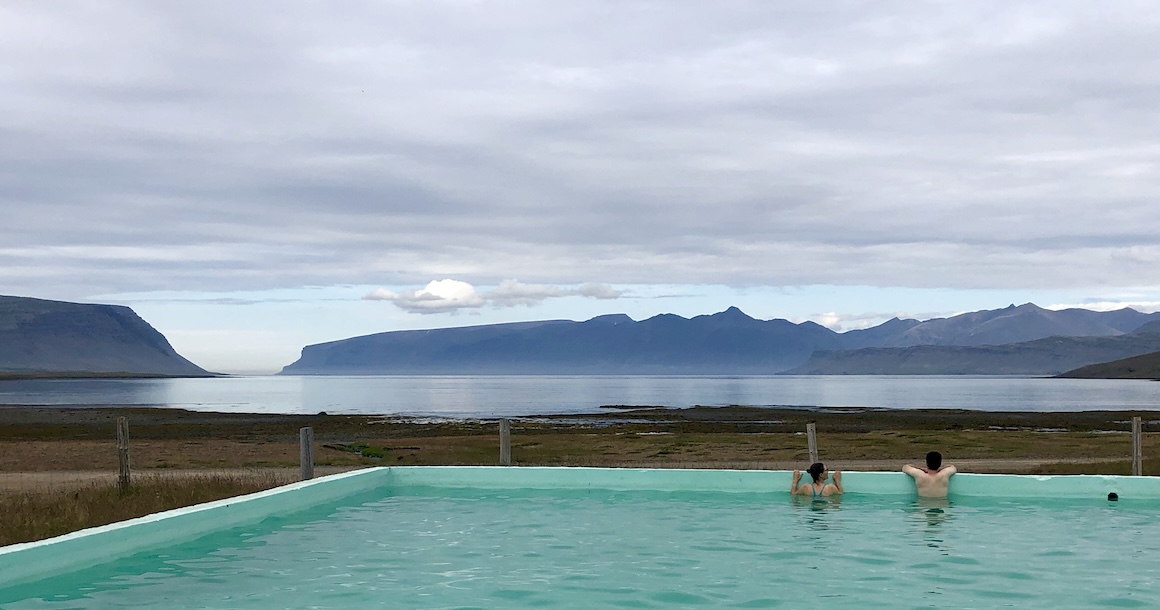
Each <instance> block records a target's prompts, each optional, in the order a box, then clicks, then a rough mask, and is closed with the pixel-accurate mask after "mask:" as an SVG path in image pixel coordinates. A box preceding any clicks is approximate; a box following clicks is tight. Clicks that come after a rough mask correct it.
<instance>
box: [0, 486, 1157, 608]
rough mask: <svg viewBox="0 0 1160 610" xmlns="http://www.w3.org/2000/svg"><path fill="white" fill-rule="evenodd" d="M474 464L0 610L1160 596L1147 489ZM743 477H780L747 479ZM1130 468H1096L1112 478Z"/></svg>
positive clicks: (0, 600) (1105, 602)
mask: <svg viewBox="0 0 1160 610" xmlns="http://www.w3.org/2000/svg"><path fill="white" fill-rule="evenodd" d="M482 470H483V471H486V472H483V471H473V470H471V469H457V470H447V471H443V472H442V473H436V474H441V476H442V478H441V477H440V476H425V475H424V471H422V470H421V469H414V470H411V471H408V474H407V477H402V478H401V480H399V481H396V484H392V485H385V486H379V487H377V488H376V489H373V490H369V491H365V492H361V493H359V494H356V495H353V496H349V497H346V498H343V499H341V500H337V501H331V502H328V503H324V504H322V505H316V506H313V507H311V508H308V509H305V510H301V511H298V512H294V513H292V514H283V515H278V516H274V517H270V518H266V519H264V520H262V521H259V522H254V523H249V524H245V525H241V526H238V527H233V528H230V529H226V530H223V531H218V532H214V533H211V534H208V535H205V536H201V537H198V538H196V539H194V540H191V541H184V542H180V543H177V544H170V545H165V546H162V547H159V548H151V549H148V550H146V551H143V552H139V553H136V554H133V555H132V556H129V557H126V558H123V559H120V560H118V561H116V562H114V563H109V564H105V565H101V566H96V567H92V568H89V569H84V570H80V571H75V572H70V573H67V574H63V575H58V576H54V577H52V578H50V579H48V580H42V581H38V582H31V583H26V584H23V585H16V586H13V587H8V588H3V587H2V586H0V606H2V607H4V608H77V607H101V608H106V607H114V608H115V607H140V606H164V607H168V608H194V607H249V608H284V607H339V606H342V607H362V606H370V607H397V608H531V607H557V608H595V607H628V608H678V607H680V608H683V607H737V608H775V607H782V608H797V607H807V606H813V607H825V608H866V607H889V608H924V607H944V608H971V607H977V608H992V607H1003V606H1011V607H1020V608H1048V607H1053V608H1057V607H1128V608H1131V607H1160V591H1158V588H1160V587H1158V585H1160V563H1158V562H1155V561H1153V558H1154V557H1157V556H1158V555H1157V553H1158V552H1160V524H1158V521H1157V518H1158V517H1160V501H1157V500H1156V499H1150V498H1135V497H1132V496H1133V494H1132V493H1130V492H1129V493H1128V494H1125V495H1124V497H1123V499H1122V500H1121V501H1119V502H1115V503H1112V502H1108V501H1107V500H1106V499H1104V498H1103V497H1091V495H1090V494H1089V495H1088V496H1083V495H1080V494H1076V495H1075V496H1074V497H1064V496H1066V495H1067V494H1063V495H1061V496H1055V497H1007V498H1004V497H995V496H987V495H970V494H967V495H963V494H959V495H957V496H956V497H953V498H952V499H951V500H950V501H949V502H945V501H944V502H942V503H927V502H919V501H918V500H916V499H915V498H914V497H912V496H911V495H908V494H898V493H890V492H891V490H893V489H896V488H895V487H890V485H893V484H894V482H896V481H898V480H899V479H897V478H896V477H894V473H889V475H890V478H889V481H890V485H885V486H884V485H882V484H875V485H867V487H868V488H873V489H875V490H877V491H879V492H881V491H883V490H885V492H881V493H878V492H876V493H861V494H860V493H849V494H848V495H847V497H846V498H844V499H843V500H841V501H840V502H824V503H814V502H811V501H800V500H799V501H796V502H795V501H793V500H791V499H790V498H789V496H788V494H787V493H786V492H785V491H783V490H782V489H781V487H780V486H778V487H777V488H772V487H771V486H767V487H766V489H765V490H760V489H756V490H755V489H750V485H749V484H748V483H744V482H743V483H741V484H738V483H737V481H739V480H741V479H739V478H738V475H737V473H736V472H722V473H720V475H719V476H720V478H721V479H723V480H727V481H733V483H731V484H730V485H731V489H734V490H735V491H728V492H722V491H721V490H719V489H708V490H707V489H704V487H713V485H711V484H710V485H699V486H698V485H692V486H688V487H694V489H680V488H678V487H680V486H674V485H655V484H652V485H650V484H648V481H649V480H651V479H646V477H650V476H651V475H650V474H649V473H648V471H626V472H623V473H613V474H612V475H609V476H614V477H616V478H615V479H606V480H615V481H621V482H627V483H631V480H632V478H633V476H634V475H633V473H634V472H639V473H640V474H639V477H640V484H639V485H638V487H639V489H632V487H631V485H628V484H625V485H614V484H609V485H605V486H604V487H592V486H580V485H560V486H557V487H555V488H551V486H548V485H543V486H540V488H533V487H514V486H513V487H505V486H504V484H503V481H502V480H501V479H502V476H512V477H516V478H517V479H518V478H519V477H521V476H522V477H528V476H531V475H529V474H527V473H517V472H514V471H519V470H525V469H508V470H500V469H482ZM496 470H499V472H500V474H499V475H496V476H500V477H501V479H496V478H495V476H491V473H493V472H496ZM536 470H538V469H536ZM547 470H549V471H550V470H551V469H547ZM582 470H588V469H582ZM426 472H428V473H430V472H434V471H426ZM507 472H511V474H510V475H504V473H507ZM654 472H655V471H654ZM473 473H475V474H473ZM541 474H542V473H541ZM580 474H583V473H580ZM712 474H713V473H711V472H710V473H704V472H701V473H696V474H694V475H663V474H662V475H659V476H692V477H693V478H691V479H685V480H699V481H706V482H707V481H711V480H712V479H711V476H712ZM859 474H861V473H849V474H848V475H847V487H848V488H853V487H854V484H856V483H857V482H858V478H859V477H858V475H859ZM883 474H885V473H883ZM562 475H563V478H568V477H570V476H576V473H574V472H566V473H562ZM760 475H766V476H765V477H764V480H765V481H767V482H770V481H773V480H777V481H780V480H781V478H783V476H784V477H788V473H751V474H748V475H744V479H745V480H754V481H761V480H763V477H761V476H760ZM773 475H777V476H773ZM899 476H901V475H899ZM408 477H409V478H408ZM424 478H426V479H427V480H428V482H432V481H434V482H435V483H436V484H435V485H429V484H424V483H423V480H424ZM582 478H583V477H580V478H578V479H577V480H582ZM590 478H591V477H590ZM595 478H596V479H597V480H599V479H600V477H595ZM403 479H405V480H403ZM465 479H475V480H477V481H478V482H479V483H480V484H479V485H477V486H464V485H463V484H462V483H461V481H463V480H465ZM1028 479H1029V480H1031V481H1035V480H1039V481H1041V482H1042V481H1046V480H1059V479H1067V478H1064V477H1045V478H1039V479H1030V478H1028ZM451 480H454V481H460V483H456V484H454V485H451V484H448V481H451ZM865 480H866V481H870V480H871V479H869V478H867V479H865ZM1139 480H1140V479H1130V480H1129V479H1126V478H1125V479H1120V480H1117V478H1114V477H1112V478H1103V481H1104V482H1105V483H1106V484H1117V483H1124V484H1126V485H1128V487H1125V488H1126V489H1131V485H1132V483H1131V481H1139ZM969 481H971V479H970V478H964V482H969ZM994 481H995V480H993V481H992V482H994ZM785 482H786V487H788V478H786V481H785ZM1071 482H1074V481H1071ZM1136 484H1138V483H1136ZM721 485H724V484H723V483H722V484H721ZM696 487H701V489H696ZM966 487H967V488H968V489H969V488H970V486H969V485H967V486H966ZM0 577H2V574H0Z"/></svg>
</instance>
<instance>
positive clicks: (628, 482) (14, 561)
mask: <svg viewBox="0 0 1160 610" xmlns="http://www.w3.org/2000/svg"><path fill="white" fill-rule="evenodd" d="M790 479H791V473H790V472H788V471H770V470H687V469H629V468H550V467H543V468H540V467H514V468H513V467H498V466H497V467H491V466H404V467H389V468H386V467H384V468H368V469H365V470H358V471H354V472H349V473H343V474H337V475H331V476H328V477H322V478H319V479H314V480H312V481H304V482H301V483H294V484H291V485H286V486H283V487H279V488H276V489H271V490H268V491H263V492H258V493H254V494H249V495H246V496H240V497H237V498H230V499H227V500H219V501H216V502H209V503H206V504H199V505H197V506H192V507H188V508H181V509H176V510H171V511H166V512H163V513H156V514H153V515H148V516H145V517H141V518H138V519H132V520H129V521H123V522H121V523H114V524H111V525H106V526H102V527H96V528H91V529H87V530H82V531H79V532H74V533H71V534H66V535H64V536H58V537H56V538H50V539H48V540H42V541H38V542H30V543H23V544H14V545H10V546H6V547H0V588H4V587H7V586H11V585H15V584H20V583H25V582H31V581H35V580H39V579H42V578H47V577H50V576H55V575H58V574H62V573H66V572H70V571H74V570H78V569H81V568H85V567H89V566H92V565H97V564H101V563H107V562H110V561H114V560H116V559H118V558H120V557H125V556H128V555H132V554H134V553H138V552H141V551H145V550H148V549H150V548H157V547H163V546H166V545H169V544H173V543H178V542H182V541H185V540H191V539H193V538H197V537H199V536H202V535H204V534H208V533H210V532H214V531H219V530H225V529H229V528H232V527H236V526H239V525H244V524H247V523H254V522H258V521H261V520H262V519H264V518H267V517H270V516H274V515H283V514H287V513H291V512H294V511H296V510H301V509H305V508H309V507H311V506H316V505H320V504H325V503H328V502H334V501H337V500H341V499H342V498H345V497H348V496H352V495H355V494H359V493H363V492H367V491H372V490H375V489H381V488H398V489H405V488H407V487H445V488H472V489H604V490H625V491H632V490H642V491H644V490H647V491H673V492H679V491H692V492H710V493H775V494H779V493H786V492H788V490H789V485H790ZM842 482H843V485H844V486H845V488H846V496H847V497H854V496H865V495H911V496H913V495H914V493H915V492H914V483H913V482H912V481H911V480H910V477H908V476H906V475H904V474H902V473H900V472H848V473H844V474H843V477H842ZM1109 492H1116V493H1117V494H1118V495H1119V497H1120V498H1123V499H1133V500H1134V499H1149V500H1156V499H1160V478H1154V477H1120V476H1104V475H1069V476H1025V475H1002V474H959V475H955V477H954V479H953V480H952V483H951V498H952V499H953V498H956V497H1002V498H1007V499H1019V498H1090V499H1092V500H1104V499H1106V497H1107V494H1108V493H1109Z"/></svg>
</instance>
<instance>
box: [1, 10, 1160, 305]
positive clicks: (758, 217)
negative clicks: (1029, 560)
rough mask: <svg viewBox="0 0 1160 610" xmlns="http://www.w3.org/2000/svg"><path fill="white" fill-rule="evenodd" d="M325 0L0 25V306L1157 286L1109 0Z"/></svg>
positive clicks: (1149, 172)
mask: <svg viewBox="0 0 1160 610" xmlns="http://www.w3.org/2000/svg"><path fill="white" fill-rule="evenodd" d="M343 6H344V9H343V10H341V11H337V10H333V8H332V7H330V6H328V5H326V4H324V3H323V4H311V3H302V4H296V5H295V8H294V10H293V11H287V12H286V14H284V15H282V16H281V17H280V18H279V19H277V20H270V19H269V18H268V12H269V11H268V6H266V5H265V4H263V3H259V2H252V1H249V0H238V1H237V2H232V3H230V4H229V6H228V10H227V8H223V5H220V4H216V3H157V2H148V1H145V0H114V1H113V2H107V3H102V4H101V5H100V8H89V9H78V8H77V7H75V6H73V5H62V4H59V3H52V2H33V3H16V4H12V5H9V6H4V8H2V9H0V54H2V55H4V56H8V57H20V61H19V62H12V63H11V65H9V66H6V68H5V70H4V71H3V73H2V74H0V108H2V109H3V117H4V118H3V120H2V121H0V209H3V211H4V215H3V222H0V287H3V290H4V291H5V292H8V293H16V294H29V295H38V296H46V297H58V298H83V297H85V296H86V295H92V294H116V293H125V292H151V291H162V290H171V291H183V290H187V291H212V292H231V291H242V290H265V289H279V288H292V287H296V286H304V285H333V284H344V283H357V282H359V281H360V280H361V279H362V278H366V277H376V278H383V279H382V280H381V281H383V282H384V283H386V284H389V285H400V286H402V285H419V284H421V283H422V282H425V281H427V280H428V279H430V278H432V277H458V278H463V279H464V280H466V281H470V282H472V283H474V284H476V285H481V286H483V285H487V286H497V288H496V290H501V288H500V283H501V282H502V281H504V280H505V278H511V277H522V278H532V279H534V280H535V281H537V282H543V284H528V285H525V286H523V287H509V288H508V289H507V290H508V292H507V293H501V294H498V295H496V296H495V304H496V306H500V303H503V302H507V303H510V304H517V305H518V304H523V303H532V302H536V301H537V299H543V298H556V297H555V295H553V294H551V287H552V286H578V285H581V283H582V282H584V281H585V280H586V279H587V278H593V277H599V278H602V279H604V280H605V281H608V282H610V283H612V284H615V285H628V284H641V285H644V284H653V285H670V286H693V285H697V284H706V283H711V284H726V285H765V286H788V285H819V284H829V285H847V286H850V285H867V286H884V287H909V288H958V289H979V288H983V289H1011V288H1021V289H1065V288H1066V289H1074V288H1076V287H1083V288H1085V289H1089V288H1090V289H1091V290H1092V291H1093V292H1097V291H1099V292H1101V293H1106V292H1107V290H1104V289H1113V288H1117V287H1120V286H1127V285H1132V284H1134V283H1135V282H1136V281H1138V278H1140V277H1149V276H1148V275H1147V274H1149V273H1152V272H1153V271H1152V270H1154V269H1156V268H1157V267H1160V215H1158V214H1156V213H1155V210H1154V207H1155V206H1154V202H1155V200H1156V196H1157V194H1158V193H1160V180H1158V178H1157V176H1160V171H1157V170H1158V169H1160V162H1158V161H1157V159H1160V145H1157V143H1156V142H1155V138H1154V134H1155V133H1156V131H1157V130H1160V115H1158V114H1157V113H1156V112H1155V111H1154V106H1155V104H1154V101H1155V98H1156V91H1157V89H1158V88H1160V72H1158V71H1156V70H1155V69H1154V66H1153V65H1152V64H1151V61H1150V58H1153V57H1157V56H1160V35H1157V34H1158V32H1160V18H1157V17H1154V16H1152V12H1154V11H1147V10H1144V7H1142V6H1141V5H1136V4H1132V3H1124V4H1118V3H1115V4H1108V5H1107V6H1102V5H1101V10H1100V12H1099V18H1098V19H1093V18H1092V14H1091V8H1090V6H1088V5H1086V4H1084V3H1071V2H1056V1H1053V0H1040V1H1032V2H1024V3H1009V2H1003V1H1001V0H991V1H986V0H984V1H980V2H972V3H956V4H952V5H941V4H940V5H935V4H931V5H918V6H916V5H914V4H913V3H907V2H901V1H891V0H887V1H884V2H876V3H869V4H863V3H845V2H839V3H837V4H824V5H817V6H814V5H809V4H801V5H783V4H779V3H768V2H763V1H760V0H754V1H752V2H745V1H740V2H731V3H729V4H728V5H727V6H716V5H710V4H702V3H676V4H668V3H662V4H649V3H643V4H641V3H621V2H615V1H613V0H603V1H602V0H585V1H568V0H561V1H560V2H553V3H550V4H545V3H536V2H519V1H517V2H511V3H493V2H479V3H469V4H467V5H463V4H459V3H440V2H420V3H373V2H359V1H355V2H351V3H349V4H344V5H343ZM61 40H67V41H69V44H63V45H62V44H58V41H61ZM1108 41H1115V44H1109V43H1108ZM207 49H209V50H212V52H208V51H207ZM433 66H436V67H438V69H432V67H433ZM161 219H164V220H161ZM529 253H534V254H529ZM535 286H541V288H535ZM579 290H582V291H583V290H586V289H584V288H583V287H581V288H580V289H579ZM545 291H546V292H545ZM420 292H422V291H421V290H417V291H415V294H414V295H411V296H408V295H405V294H400V295H398V299H399V301H398V302H401V303H406V304H407V306H408V307H414V308H415V309H416V310H420V311H427V310H428V309H423V308H424V307H425V306H427V305H430V306H431V307H435V308H438V307H455V308H462V307H473V306H472V305H465V304H464V303H469V302H470V301H463V302H457V301H455V300H453V299H447V298H445V297H442V296H439V295H438V294H435V293H425V294H426V296H420V295H419V293H420ZM505 294H506V296H505ZM609 294H611V293H609ZM584 296H591V297H593V298H601V297H600V296H599V293H598V292H591V291H589V293H588V294H584ZM607 298H613V297H611V296H609V297H607ZM478 306H482V305H476V306H474V307H478Z"/></svg>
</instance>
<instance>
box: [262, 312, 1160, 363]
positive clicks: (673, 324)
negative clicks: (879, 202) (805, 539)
mask: <svg viewBox="0 0 1160 610" xmlns="http://www.w3.org/2000/svg"><path fill="white" fill-rule="evenodd" d="M1153 321H1157V322H1160V313H1153V314H1144V313H1140V312H1138V311H1135V310H1132V309H1121V310H1117V311H1111V312H1095V311H1089V310H1085V309H1067V310H1062V311H1052V310H1047V309H1043V308H1041V307H1037V306H1036V305H1034V304H1030V303H1028V304H1025V305H1020V306H1018V307H1016V306H1014V305H1012V306H1010V307H1007V308H1004V309H997V310H987V311H978V312H972V313H967V314H962V315H958V316H953V317H950V318H938V319H934V320H927V321H918V320H899V319H893V320H890V321H888V322H885V323H883V324H881V325H879V326H876V327H873V328H869V329H865V330H857V331H850V332H845V333H837V332H834V331H832V330H830V329H828V328H825V327H823V326H820V325H818V324H815V323H813V322H803V323H801V324H794V323H792V322H789V321H787V320H780V319H775V320H756V319H754V318H752V317H750V316H748V315H746V314H744V313H743V312H741V310H739V309H737V308H736V307H730V308H729V309H727V310H725V311H723V312H720V313H717V314H713V315H703V316H696V317H694V318H683V317H681V316H676V315H672V314H663V315H659V316H654V317H652V318H648V319H647V320H642V321H639V322H637V321H634V320H632V319H631V318H629V317H628V316H626V315H623V314H615V315H607V316H600V317H596V318H593V319H591V320H588V321H585V322H573V321H568V320H549V321H542V322H523V323H515V324H496V325H487V326H471V327H465V328H443V329H433V330H418V331H395V332H385V333H378V334H374V335H366V336H361V337H353V338H350V339H343V340H340V341H333V342H329V343H321V344H318V345H310V346H307V347H305V348H303V350H302V355H301V357H300V358H299V359H298V360H297V361H296V362H294V363H293V364H290V365H288V366H286V367H285V368H284V369H283V370H282V374H298V375H380V374H399V375H402V374H575V375H583V374H672V375H687V374H716V375H721V374H725V375H730V374H734V375H753V374H775V373H783V372H787V371H788V372H790V373H803V374H804V373H811V374H1024V375H1049V374H1056V373H1060V372H1063V371H1066V370H1069V369H1071V368H1075V367H1078V366H1082V365H1084V364H1091V363H1096V362H1102V361H1106V360H1111V359H1116V358H1122V357H1127V356H1133V355H1138V354H1143V353H1147V352H1150V351H1157V350H1160V332H1158V333H1155V335H1156V336H1153V334H1152V333H1150V332H1147V330H1146V329H1144V330H1141V328H1142V327H1144V326H1145V325H1146V324H1149V323H1150V322H1153ZM1137 331H1141V332H1137ZM1077 337H1080V338H1082V339H1076V338H1077Z"/></svg>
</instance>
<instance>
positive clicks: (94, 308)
mask: <svg viewBox="0 0 1160 610" xmlns="http://www.w3.org/2000/svg"><path fill="white" fill-rule="evenodd" d="M0 372H3V373H5V376H6V377H13V376H19V375H21V374H28V375H29V376H35V377H44V376H46V374H47V376H52V375H54V374H61V375H62V376H85V375H88V374H101V375H104V376H108V375H147V376H175V377H176V376H180V377H205V376H211V375H212V373H210V372H208V371H206V370H205V369H202V368H201V367H199V366H197V365H195V364H193V363H192V362H190V361H188V360H186V359H185V358H183V357H182V356H181V355H179V354H178V353H177V352H176V351H175V350H174V349H173V347H172V346H171V345H169V341H168V340H166V338H165V336H164V335H162V334H161V333H160V332H157V330H156V329H154V328H153V327H152V326H150V325H149V324H148V323H147V322H145V321H144V320H142V319H141V318H140V317H138V316H137V314H136V313H134V312H133V310H132V309H130V308H128V307H123V306H118V305H90V304H83V303H67V302H63V301H48V300H43V299H32V298H27V297H12V296H0Z"/></svg>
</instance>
